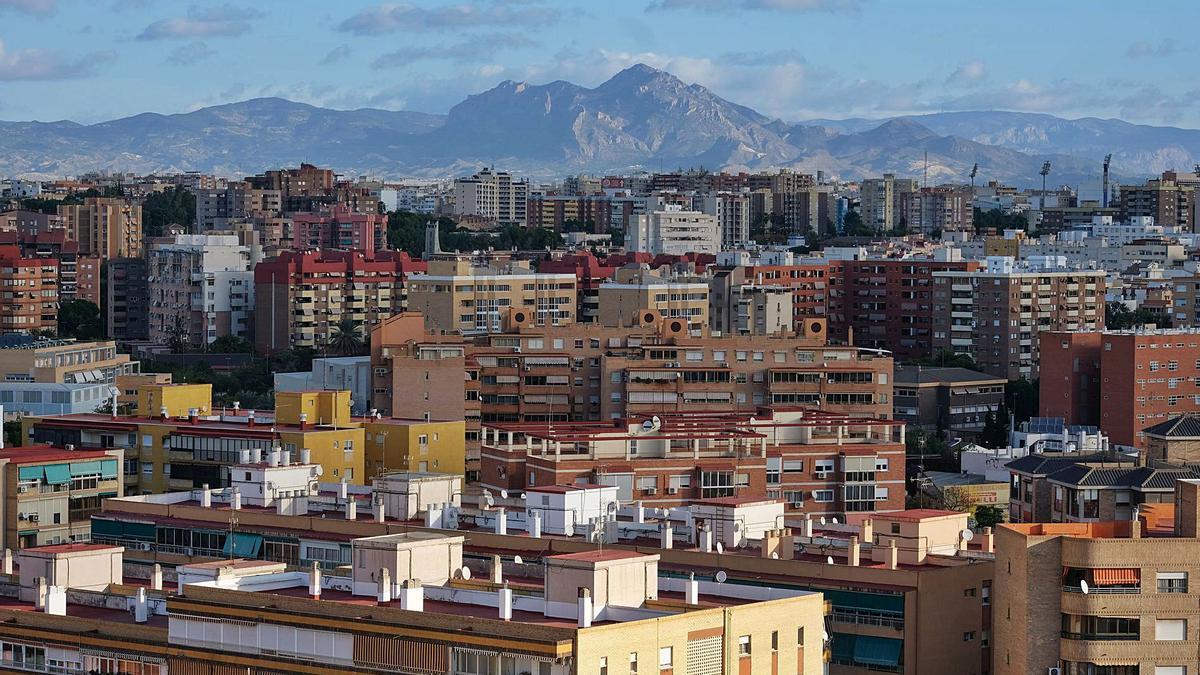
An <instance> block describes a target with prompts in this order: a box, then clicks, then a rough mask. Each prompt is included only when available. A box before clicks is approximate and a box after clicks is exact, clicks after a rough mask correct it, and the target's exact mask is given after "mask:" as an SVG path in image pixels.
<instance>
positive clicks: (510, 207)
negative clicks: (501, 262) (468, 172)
mask: <svg viewBox="0 0 1200 675" xmlns="http://www.w3.org/2000/svg"><path fill="white" fill-rule="evenodd" d="M453 195H454V211H453V213H454V215H456V216H470V217H475V218H482V219H485V220H491V221H495V222H497V223H500V224H501V225H520V226H522V227H524V226H525V224H526V222H527V209H528V202H529V183H528V181H526V180H524V179H514V178H513V175H512V174H511V173H509V172H507V171H494V170H492V169H482V170H480V171H479V172H477V173H475V174H474V175H472V176H468V177H465V178H456V179H455V180H454V187H453Z"/></svg>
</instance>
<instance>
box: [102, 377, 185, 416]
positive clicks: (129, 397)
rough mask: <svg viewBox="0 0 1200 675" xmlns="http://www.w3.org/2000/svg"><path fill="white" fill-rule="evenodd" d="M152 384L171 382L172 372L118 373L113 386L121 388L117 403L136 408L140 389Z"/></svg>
mask: <svg viewBox="0 0 1200 675" xmlns="http://www.w3.org/2000/svg"><path fill="white" fill-rule="evenodd" d="M152 384H171V374H170V373H140V374H137V375H118V376H117V378H116V381H115V382H114V384H113V386H115V387H116V388H117V389H120V390H121V395H120V396H118V397H117V405H119V406H123V407H127V408H129V409H131V410H132V409H136V408H137V402H138V391H139V390H140V389H141V388H142V387H145V386H148V385H152Z"/></svg>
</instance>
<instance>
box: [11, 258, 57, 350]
mask: <svg viewBox="0 0 1200 675" xmlns="http://www.w3.org/2000/svg"><path fill="white" fill-rule="evenodd" d="M58 276H59V275H58V261H57V260H42V259H40V258H24V257H21V252H20V250H19V249H18V248H17V247H16V246H0V288H3V291H0V333H30V332H32V331H35V330H44V331H52V332H53V331H57V330H58V302H59V300H58Z"/></svg>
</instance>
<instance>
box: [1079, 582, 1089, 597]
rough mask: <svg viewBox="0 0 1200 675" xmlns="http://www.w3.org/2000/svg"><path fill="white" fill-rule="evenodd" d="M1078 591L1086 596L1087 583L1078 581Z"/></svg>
mask: <svg viewBox="0 0 1200 675" xmlns="http://www.w3.org/2000/svg"><path fill="white" fill-rule="evenodd" d="M1079 590H1081V591H1083V594H1084V595H1087V594H1088V582H1086V581H1084V580H1083V579H1080V580H1079Z"/></svg>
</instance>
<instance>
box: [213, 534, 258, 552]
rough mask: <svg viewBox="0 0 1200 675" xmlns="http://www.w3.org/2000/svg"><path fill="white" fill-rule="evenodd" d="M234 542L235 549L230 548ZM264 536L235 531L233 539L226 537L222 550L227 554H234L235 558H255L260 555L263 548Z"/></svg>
mask: <svg viewBox="0 0 1200 675" xmlns="http://www.w3.org/2000/svg"><path fill="white" fill-rule="evenodd" d="M231 543H232V544H233V551H232V552H231V551H230V550H229V547H230V544H231ZM262 543H263V538H262V535H261V534H243V533H241V532H234V533H233V537H232V539H231V538H230V537H226V538H225V547H224V548H222V549H221V552H222V553H224V554H225V555H232V556H233V557H235V558H255V557H257V556H258V552H259V550H261V549H262Z"/></svg>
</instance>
